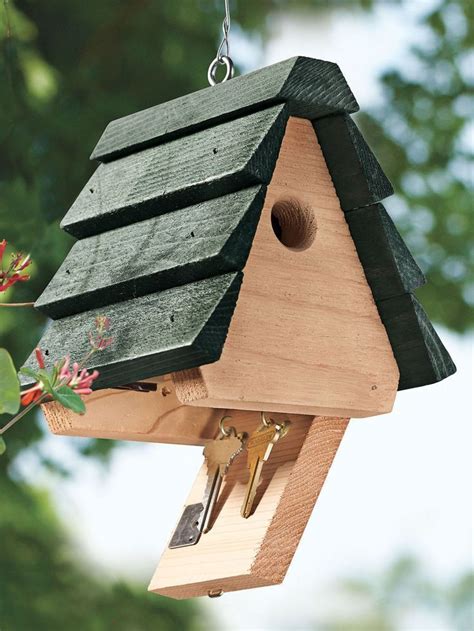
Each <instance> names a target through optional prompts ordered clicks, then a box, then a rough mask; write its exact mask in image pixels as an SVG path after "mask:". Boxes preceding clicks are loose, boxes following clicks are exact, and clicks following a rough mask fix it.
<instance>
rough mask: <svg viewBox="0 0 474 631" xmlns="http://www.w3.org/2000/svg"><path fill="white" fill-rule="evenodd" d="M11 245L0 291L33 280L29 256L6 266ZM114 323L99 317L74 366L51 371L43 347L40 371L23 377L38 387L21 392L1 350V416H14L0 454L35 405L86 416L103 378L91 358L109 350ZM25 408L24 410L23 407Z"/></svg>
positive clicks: (60, 364)
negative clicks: (11, 431) (96, 383)
mask: <svg viewBox="0 0 474 631" xmlns="http://www.w3.org/2000/svg"><path fill="white" fill-rule="evenodd" d="M6 246H7V242H6V241H5V239H4V240H3V241H0V270H1V271H0V292H3V291H6V290H7V289H8V288H10V287H11V286H12V285H14V284H15V283H16V282H21V281H25V280H28V279H29V276H28V275H27V274H25V273H23V272H24V270H25V269H26V268H27V267H28V266H29V265H30V264H31V259H30V257H29V256H26V257H24V256H23V254H21V253H16V254H12V256H11V260H10V263H9V265H8V266H7V267H6V269H5V268H4V267H3V255H4V253H5V249H6ZM31 304H33V303H2V306H13V307H18V306H30V305H31ZM109 329H110V320H109V318H107V317H106V316H97V317H96V318H95V321H94V329H93V330H91V331H90V332H89V334H88V340H89V346H90V348H89V351H88V353H87V354H86V355H85V357H83V358H82V359H81V361H79V362H73V363H72V364H71V358H70V356H69V355H65V356H64V357H62V358H61V359H59V360H57V361H56V362H55V363H54V364H53V366H52V368H50V369H47V368H46V364H45V360H44V355H43V352H42V351H41V349H40V348H37V349H36V351H35V354H36V361H37V364H38V368H37V369H32V368H28V367H25V368H22V369H21V370H20V373H19V374H21V375H23V376H25V377H28V378H30V379H32V380H33V382H34V385H33V386H31V387H29V388H27V389H25V390H23V391H22V390H21V384H20V379H19V377H18V373H17V371H16V369H15V366H14V363H13V360H12V358H11V356H10V354H9V353H8V351H7V350H6V349H4V348H0V414H5V413H6V414H12V415H13V418H11V419H10V420H9V421H8V422H7V423H6V424H5V425H4V426H3V427H1V428H0V454H2V453H4V452H5V449H6V445H5V441H4V440H3V437H2V436H3V434H4V433H5V432H6V431H7V430H8V429H10V428H11V427H12V426H13V425H15V423H17V422H18V421H19V420H20V419H22V418H23V417H24V416H25V415H26V414H27V413H28V412H29V411H30V410H32V409H33V408H34V407H35V406H37V405H39V404H41V403H45V402H48V401H57V402H58V403H60V404H61V405H63V406H64V407H66V408H68V409H70V410H72V411H73V412H76V413H78V414H84V412H85V411H86V406H85V404H84V401H83V400H82V398H81V395H87V394H90V393H91V392H92V387H91V386H92V383H93V382H94V381H95V379H97V377H98V376H99V371H98V370H94V371H92V372H89V371H88V370H87V364H88V362H89V360H90V359H91V357H92V356H93V355H94V354H95V353H97V352H100V351H103V350H105V349H106V348H108V347H109V346H110V345H111V343H112V341H113V340H112V337H110V336H109V335H108V332H109ZM22 406H23V409H22V410H21V411H19V410H20V407H22Z"/></svg>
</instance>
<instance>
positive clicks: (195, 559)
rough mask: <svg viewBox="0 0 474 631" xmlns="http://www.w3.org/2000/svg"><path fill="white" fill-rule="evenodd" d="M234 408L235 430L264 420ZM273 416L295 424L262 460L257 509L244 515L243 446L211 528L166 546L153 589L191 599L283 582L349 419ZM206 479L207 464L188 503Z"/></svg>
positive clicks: (251, 427) (200, 491)
mask: <svg viewBox="0 0 474 631" xmlns="http://www.w3.org/2000/svg"><path fill="white" fill-rule="evenodd" d="M230 414H231V415H232V424H233V425H234V426H235V427H236V428H237V430H238V431H247V432H252V431H253V430H254V429H256V427H257V426H258V424H259V422H260V417H259V414H258V413H257V412H243V411H232V412H230ZM272 417H273V418H276V419H280V420H283V419H284V418H289V419H290V420H291V429H290V432H289V433H288V435H287V436H286V437H285V438H283V439H282V440H281V441H280V442H278V443H277V445H276V446H275V448H274V450H273V452H272V454H271V457H270V459H269V461H268V462H267V463H266V464H265V466H264V469H263V475H262V482H261V484H260V486H259V489H258V492H257V497H256V503H255V510H254V513H253V514H252V515H251V516H250V517H249V518H248V519H244V518H242V517H241V515H240V508H241V504H242V500H243V497H244V492H245V487H246V483H247V479H248V469H247V466H246V455H245V453H244V454H242V455H240V456H239V457H238V458H237V459H236V460H235V461H234V463H233V464H232V466H231V467H230V469H229V472H228V475H227V476H226V478H225V480H224V483H223V485H222V489H221V494H220V496H219V499H218V501H217V505H216V509H215V512H214V517H213V520H214V522H213V523H212V527H211V530H210V531H209V532H208V533H206V534H204V535H202V536H201V539H200V540H199V542H198V543H197V544H196V545H195V546H189V547H183V548H174V549H170V548H167V549H166V550H165V551H164V553H163V555H162V557H161V560H160V563H159V565H158V568H157V570H156V572H155V575H154V576H153V578H152V580H151V583H150V586H149V590H150V591H152V592H156V593H158V594H163V595H165V596H171V597H173V598H191V597H194V596H205V595H208V594H209V592H213V591H219V590H223V591H224V592H228V591H235V590H239V589H247V588H251V587H262V586H265V585H275V584H278V583H281V582H282V581H283V578H284V576H285V574H286V571H287V569H288V567H289V564H290V562H291V560H292V558H293V555H294V553H295V551H296V548H297V546H298V543H299V541H300V538H301V536H302V534H303V531H304V528H305V526H306V524H307V522H308V519H309V517H310V515H311V511H312V509H313V506H314V504H315V502H316V499H317V497H318V495H319V492H320V490H321V487H322V485H323V483H324V480H325V478H326V475H327V473H328V471H329V467H330V466H331V463H332V461H333V458H334V456H335V454H336V451H337V448H338V446H339V443H340V441H341V439H342V437H343V435H344V431H345V429H346V427H347V424H348V419H342V418H331V417H316V418H314V419H313V418H312V417H308V416H296V415H292V416H290V417H288V416H284V415H281V414H276V415H272ZM206 478H207V467H206V466H205V465H203V467H202V468H201V470H200V472H199V474H198V477H197V479H196V481H195V483H194V486H193V487H192V490H191V493H190V495H189V497H188V499H187V502H186V504H192V503H195V502H199V501H201V499H202V495H203V490H204V485H205V483H206Z"/></svg>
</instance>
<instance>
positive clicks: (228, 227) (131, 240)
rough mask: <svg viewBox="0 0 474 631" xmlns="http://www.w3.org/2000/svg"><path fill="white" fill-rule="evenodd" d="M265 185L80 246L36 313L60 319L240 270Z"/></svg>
mask: <svg viewBox="0 0 474 631" xmlns="http://www.w3.org/2000/svg"><path fill="white" fill-rule="evenodd" d="M265 189H266V187H265V186H256V187H252V188H248V189H244V190H242V191H238V192H237V193H231V194H230V195H224V196H223V197H218V198H216V199H212V200H210V201H206V202H202V203H201V204H197V205H195V206H190V207H187V208H182V209H180V210H175V211H173V212H170V213H166V214H165V215H160V216H158V217H153V218H152V219H147V220H145V221H141V222H138V223H135V224H132V225H131V226H124V227H122V228H117V229H116V230H111V231H109V232H104V233H102V234H99V235H94V236H92V237H88V238H86V239H82V240H81V241H78V242H77V243H76V244H75V245H74V246H73V248H72V250H71V251H70V252H69V254H68V256H67V257H66V259H65V261H64V263H63V264H62V265H61V267H60V268H59V270H58V271H57V272H56V274H55V276H54V278H53V280H52V281H51V282H50V284H49V285H48V286H47V288H46V289H45V291H44V292H43V293H42V294H41V296H40V297H39V299H38V300H37V301H36V304H35V307H37V308H38V309H39V310H40V311H42V312H44V313H46V314H47V315H49V316H50V317H52V318H54V319H57V318H61V317H64V316H66V315H70V314H73V313H78V312H80V311H87V310H88V309H92V308H98V307H102V306H105V305H107V304H111V303H114V302H119V301H122V300H128V299H130V298H136V297H138V296H143V295H144V294H149V293H153V292H156V291H159V290H163V289H168V288H169V287H176V286H178V285H184V284H187V283H191V282H194V281H197V280H201V279H204V278H209V277H211V276H217V275H219V274H224V273H226V272H233V271H240V270H242V269H243V267H244V265H245V263H246V261H247V257H248V253H249V251H250V246H251V245H252V241H253V237H254V234H255V230H256V228H257V223H258V220H259V218H260V212H261V209H262V207H263V202H264V199H265Z"/></svg>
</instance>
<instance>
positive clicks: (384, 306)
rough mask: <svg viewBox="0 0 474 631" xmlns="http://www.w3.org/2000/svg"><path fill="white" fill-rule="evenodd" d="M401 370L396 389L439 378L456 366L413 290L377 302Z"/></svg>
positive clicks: (450, 373)
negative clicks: (412, 292)
mask: <svg viewBox="0 0 474 631" xmlns="http://www.w3.org/2000/svg"><path fill="white" fill-rule="evenodd" d="M377 307H378V309H379V312H380V316H381V318H382V321H383V322H384V324H385V327H386V329H387V333H388V335H389V337H390V343H391V344H392V348H393V352H394V355H395V359H396V360H397V364H398V368H399V370H400V384H399V390H405V389H407V388H417V387H419V386H424V385H427V384H430V383H435V382H437V381H441V380H442V379H445V378H446V377H449V376H450V375H452V374H454V373H455V372H456V366H455V364H454V362H453V360H452V359H451V357H450V355H449V353H448V351H447V350H446V349H445V347H444V345H443V343H442V342H441V340H440V339H439V336H438V334H437V333H436V331H435V330H434V328H433V325H432V324H431V322H430V320H429V318H428V316H427V315H426V313H425V311H424V310H423V307H422V306H421V305H420V303H419V302H418V300H417V299H416V298H415V297H414V296H413V295H412V294H404V295H403V296H396V297H394V298H389V299H387V300H380V301H378V302H377Z"/></svg>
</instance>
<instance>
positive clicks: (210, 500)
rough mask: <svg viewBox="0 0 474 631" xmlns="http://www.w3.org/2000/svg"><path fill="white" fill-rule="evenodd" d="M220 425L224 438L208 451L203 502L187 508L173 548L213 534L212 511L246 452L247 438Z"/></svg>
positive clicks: (177, 530) (213, 443) (192, 543)
mask: <svg viewBox="0 0 474 631" xmlns="http://www.w3.org/2000/svg"><path fill="white" fill-rule="evenodd" d="M223 420H224V419H222V421H221V423H220V430H221V435H220V436H219V437H218V438H216V439H214V440H212V441H211V442H209V443H208V444H207V445H206V446H205V447H204V452H203V454H204V457H205V459H206V462H207V482H206V488H205V490H204V495H203V498H202V501H201V502H198V503H197V504H190V505H188V506H186V508H185V509H184V511H183V514H182V516H181V519H180V520H179V523H178V525H177V527H176V530H175V532H174V534H173V537H172V539H171V542H170V544H169V547H170V548H181V547H183V546H193V545H195V544H196V543H197V542H198V541H199V539H200V537H201V535H202V533H205V532H207V531H208V530H209V523H210V520H211V516H212V510H213V508H214V506H215V504H216V501H217V498H218V497H219V491H220V488H221V484H222V480H223V479H224V476H225V474H226V473H227V470H228V468H229V466H230V464H231V463H232V461H233V460H234V458H235V457H236V456H238V454H239V453H240V452H241V451H242V450H243V448H244V446H245V442H246V439H247V434H245V433H244V432H243V433H239V434H237V433H236V431H235V428H234V427H228V428H225V427H224V425H223Z"/></svg>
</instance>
